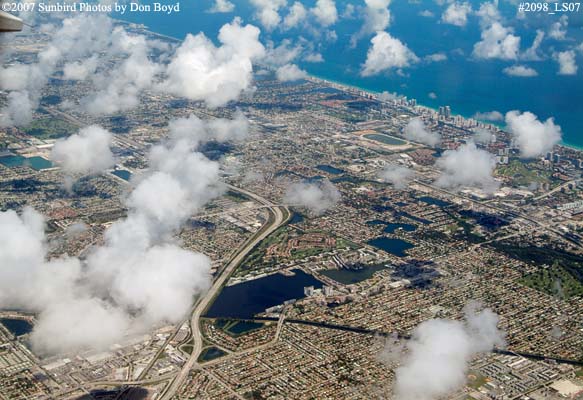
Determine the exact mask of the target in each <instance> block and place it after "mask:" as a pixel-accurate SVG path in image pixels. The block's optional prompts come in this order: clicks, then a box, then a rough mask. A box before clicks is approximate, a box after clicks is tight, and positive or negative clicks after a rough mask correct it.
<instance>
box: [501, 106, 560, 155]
mask: <svg viewBox="0 0 583 400" xmlns="http://www.w3.org/2000/svg"><path fill="white" fill-rule="evenodd" d="M506 124H507V125H508V131H509V132H510V133H512V135H513V137H514V140H515V142H516V145H517V146H518V148H519V150H520V154H521V156H522V157H524V158H533V157H539V156H542V155H544V154H546V153H547V152H548V151H551V150H552V149H553V147H554V146H555V145H556V144H557V143H559V142H560V141H561V127H560V126H559V125H555V122H554V120H553V119H552V118H549V119H547V120H546V121H545V122H544V123H542V122H540V121H539V120H538V118H537V116H536V115H534V114H533V113H531V112H525V113H522V114H521V113H520V111H510V112H508V113H506Z"/></svg>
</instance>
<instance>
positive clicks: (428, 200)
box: [419, 196, 451, 208]
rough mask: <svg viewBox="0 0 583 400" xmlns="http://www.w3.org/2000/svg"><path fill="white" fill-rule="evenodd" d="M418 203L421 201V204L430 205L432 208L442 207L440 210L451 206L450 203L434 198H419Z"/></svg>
mask: <svg viewBox="0 0 583 400" xmlns="http://www.w3.org/2000/svg"><path fill="white" fill-rule="evenodd" d="M419 201H422V202H423V203H426V204H430V205H433V206H438V207H442V208H443V207H447V206H451V203H450V202H447V201H444V200H440V199H436V198H435V197H429V196H423V197H419Z"/></svg>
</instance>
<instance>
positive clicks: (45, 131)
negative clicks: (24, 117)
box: [23, 117, 77, 139]
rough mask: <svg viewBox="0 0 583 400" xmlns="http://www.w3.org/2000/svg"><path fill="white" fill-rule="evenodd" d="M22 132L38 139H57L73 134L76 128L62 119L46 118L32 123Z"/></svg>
mask: <svg viewBox="0 0 583 400" xmlns="http://www.w3.org/2000/svg"><path fill="white" fill-rule="evenodd" d="M23 130H24V132H26V133H27V134H29V135H31V136H35V137H37V138H39V139H58V138H62V137H66V136H69V135H71V134H73V133H74V132H75V131H76V130H77V127H76V126H74V125H72V124H70V123H69V122H67V121H64V120H62V119H57V118H52V117H47V118H42V119H37V120H34V121H32V122H31V123H30V125H28V126H27V127H26V128H24V129H23Z"/></svg>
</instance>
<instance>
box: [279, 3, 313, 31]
mask: <svg viewBox="0 0 583 400" xmlns="http://www.w3.org/2000/svg"><path fill="white" fill-rule="evenodd" d="M307 15H308V11H307V10H306V7H304V5H303V4H302V3H300V2H299V1H296V2H294V4H293V5H292V6H291V7H290V9H289V13H288V14H287V15H286V16H285V18H284V20H283V26H284V27H285V28H286V29H291V28H295V27H296V26H298V25H299V24H300V23H302V22H303V21H304V20H305V19H306V17H307Z"/></svg>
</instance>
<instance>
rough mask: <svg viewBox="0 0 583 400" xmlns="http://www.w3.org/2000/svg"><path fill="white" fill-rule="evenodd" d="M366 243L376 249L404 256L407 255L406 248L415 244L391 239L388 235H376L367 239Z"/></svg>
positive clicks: (410, 247)
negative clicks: (374, 237)
mask: <svg viewBox="0 0 583 400" xmlns="http://www.w3.org/2000/svg"><path fill="white" fill-rule="evenodd" d="M367 243H368V244H369V245H371V246H374V247H376V248H377V249H380V250H384V251H386V252H387V253H391V254H393V255H395V256H397V257H405V256H406V255H407V250H409V249H412V248H413V247H415V245H413V244H411V243H409V242H407V241H405V240H401V239H392V238H388V237H378V238H376V239H372V240H369V241H368V242H367Z"/></svg>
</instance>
